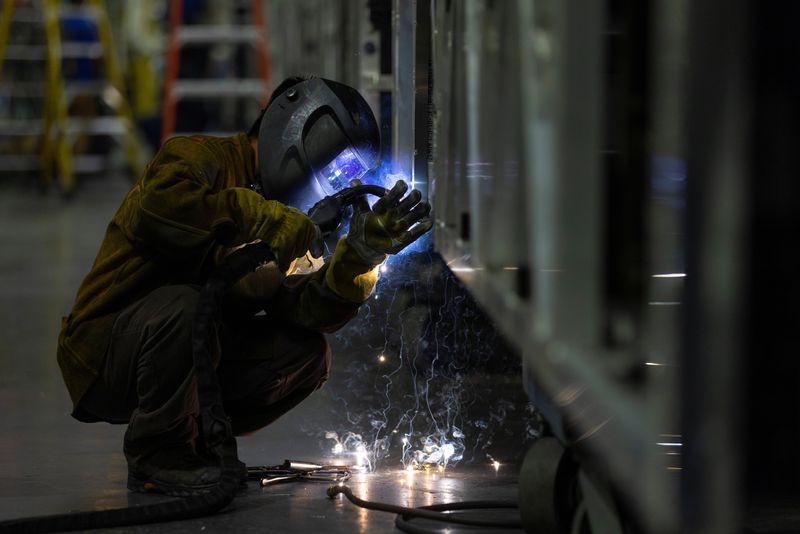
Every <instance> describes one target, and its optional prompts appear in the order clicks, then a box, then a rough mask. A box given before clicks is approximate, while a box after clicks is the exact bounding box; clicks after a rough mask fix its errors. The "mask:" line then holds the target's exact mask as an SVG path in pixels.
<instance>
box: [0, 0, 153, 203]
mask: <svg viewBox="0 0 800 534" xmlns="http://www.w3.org/2000/svg"><path fill="white" fill-rule="evenodd" d="M65 17H73V18H85V19H86V20H88V21H90V22H91V23H92V24H93V25H94V28H95V29H96V32H97V39H96V41H93V42H86V41H64V40H63V35H62V30H61V23H62V19H64V18H65ZM25 36H27V37H29V38H36V37H38V38H39V39H40V40H39V41H37V42H30V40H28V41H26V40H25V39H24V37H25ZM12 37H23V38H21V39H16V38H15V39H12ZM11 41H14V42H11ZM114 51H115V49H114V46H113V41H112V38H111V26H110V22H109V20H108V13H107V11H106V6H105V3H104V2H103V0H88V1H87V2H86V3H85V4H84V5H83V6H80V7H67V6H64V5H62V4H61V2H59V0H26V1H22V0H5V1H4V3H3V8H2V11H0V97H2V98H4V99H6V101H7V102H16V101H17V100H18V99H21V98H24V99H28V100H30V99H38V100H40V103H39V104H38V105H33V104H31V103H30V102H29V103H28V104H29V105H28V106H27V109H28V110H29V113H27V115H25V116H16V117H15V116H13V115H14V114H13V113H12V116H10V117H7V118H6V117H4V118H0V138H2V140H3V143H2V145H0V171H11V172H24V171H39V172H40V174H41V180H42V186H43V187H47V186H49V185H50V184H51V182H52V176H53V174H55V176H56V178H57V183H58V186H59V188H60V190H61V191H62V192H63V193H64V194H70V193H72V192H73V191H74V188H75V175H76V174H78V173H88V172H92V173H97V172H102V171H104V170H107V169H108V164H107V163H108V162H107V160H108V158H107V157H106V156H105V155H101V154H73V145H74V143H75V140H76V139H78V138H79V137H81V136H105V137H110V138H112V139H114V140H116V141H117V142H119V143H120V144H121V145H122V148H123V151H124V154H125V159H126V161H127V163H128V165H129V167H130V168H131V171H132V173H133V174H134V175H135V176H138V175H139V174H140V173H141V171H142V169H143V168H144V156H143V153H142V152H143V149H142V146H141V143H140V142H139V139H138V136H137V133H136V131H135V128H134V124H133V116H132V113H131V110H130V107H129V105H128V100H127V98H126V96H125V92H124V89H123V80H122V73H121V71H120V68H119V65H118V63H117V57H116V54H115V52H114ZM64 59H68V60H69V59H72V60H92V61H97V62H99V63H100V64H101V65H102V69H100V70H102V76H99V77H98V78H97V79H90V80H69V79H65V77H64V73H63V70H62V61H63V60H64ZM30 64H37V65H40V66H42V65H43V69H41V68H40V70H43V71H44V72H43V73H42V76H41V78H40V79H38V80H30V79H28V80H25V79H24V76H20V75H19V74H20V73H22V72H24V71H25V69H26V68H27V67H25V65H30ZM9 71H10V72H9ZM82 96H87V97H92V98H99V99H100V100H101V101H102V103H103V105H104V107H105V108H107V109H108V110H109V111H110V114H107V115H97V116H92V117H75V116H70V114H69V108H70V105H71V104H72V103H73V102H75V100H76V99H77V98H79V97H82ZM20 108H25V106H19V105H14V104H11V105H9V109H11V110H13V109H20ZM34 108H38V109H40V110H41V113H40V114H39V116H38V117H35V116H33V115H34V114H33V113H30V110H31V109H34ZM2 112H3V111H2V110H0V114H1V113H2ZM14 139H17V140H22V142H15V141H14ZM22 145H25V146H26V147H27V148H29V149H30V150H28V151H27V152H26V151H23V150H21V149H20V148H21V146H22Z"/></svg>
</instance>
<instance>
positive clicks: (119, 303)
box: [58, 133, 377, 405]
mask: <svg viewBox="0 0 800 534" xmlns="http://www.w3.org/2000/svg"><path fill="white" fill-rule="evenodd" d="M255 180H256V166H255V154H254V151H253V149H252V146H251V145H250V140H249V138H248V137H247V135H246V134H244V133H242V134H239V135H237V136H234V137H226V138H215V137H207V136H191V137H176V138H173V139H171V140H169V141H167V142H166V143H165V144H164V145H163V147H162V148H161V150H159V152H158V153H157V154H156V156H155V157H154V158H153V160H152V161H151V162H150V164H149V165H148V166H147V168H146V169H145V171H144V173H143V174H142V176H141V178H140V179H139V180H138V181H137V182H136V183H135V184H134V185H133V187H132V188H131V190H130V192H129V193H128V194H127V196H126V197H125V199H124V200H123V201H122V205H121V206H120V208H119V210H118V211H117V213H116V214H115V215H114V218H113V219H112V220H111V222H110V223H109V225H108V228H107V229H106V234H105V237H104V239H103V242H102V244H101V245H100V251H99V252H98V254H97V258H96V259H95V261H94V265H93V266H92V268H91V271H90V272H89V274H88V275H87V276H86V278H85V279H84V280H83V282H82V284H81V286H80V288H79V289H78V294H77V297H76V300H75V305H74V307H73V308H72V312H71V313H70V314H69V316H68V317H64V318H63V319H62V328H61V334H60V336H59V339H58V363H59V366H60V368H61V373H62V375H63V377H64V382H65V383H66V386H67V389H68V390H69V393H70V397H71V398H72V401H73V404H74V405H77V403H78V402H79V401H80V399H81V397H82V396H83V394H84V393H85V392H86V390H87V389H88V388H89V386H90V385H91V384H92V382H93V381H94V379H95V378H96V377H97V374H98V371H99V369H100V368H101V367H102V365H103V361H104V358H105V353H106V347H107V345H108V343H109V341H110V335H111V329H112V326H113V324H114V320H115V319H116V318H117V315H118V314H119V313H120V312H121V311H122V310H123V309H124V308H125V307H126V306H128V305H130V304H132V303H134V302H136V301H137V300H139V299H141V298H143V297H144V296H146V295H147V294H148V293H150V292H151V291H153V290H154V289H156V288H158V287H161V286H163V285H166V284H198V285H202V284H203V283H204V281H205V279H206V278H207V276H208V274H209V272H210V270H211V269H212V267H213V265H214V259H213V257H214V252H215V251H218V250H219V248H220V247H233V246H237V245H240V244H243V243H249V242H251V241H253V240H255V239H258V238H259V237H260V236H263V235H265V234H266V233H268V231H269V225H270V223H273V224H274V222H273V221H272V220H271V219H270V217H269V214H268V209H267V206H266V205H267V202H266V201H265V200H264V199H263V198H262V197H261V195H259V194H258V193H256V192H254V191H252V190H251V189H249V186H250V185H251V184H252V183H253V182H254V181H255ZM376 278H377V274H376V271H375V269H373V268H372V266H371V265H368V264H365V262H364V261H363V260H361V259H360V258H359V257H358V256H357V255H356V254H355V252H354V251H353V250H352V249H351V248H350V247H349V246H348V245H347V242H346V241H345V240H344V239H342V240H341V241H340V242H339V243H338V245H337V247H336V251H335V252H334V255H333V258H332V259H331V260H330V261H329V262H328V263H327V264H326V265H324V266H323V267H322V268H321V269H320V270H318V271H316V272H314V273H311V274H305V275H292V276H288V277H286V278H285V280H283V282H282V284H281V285H280V287H279V288H278V290H277V291H276V292H275V294H274V295H273V296H272V298H271V299H270V300H269V302H266V303H264V309H265V310H266V311H267V313H268V314H270V315H272V314H274V315H275V316H276V317H280V319H281V320H282V321H287V322H291V323H293V324H296V325H299V326H303V327H306V328H309V329H313V330H317V331H321V332H329V331H334V330H336V329H338V328H340V327H341V326H342V325H344V324H345V323H346V322H347V321H348V320H350V319H351V318H352V317H353V316H354V315H355V314H356V312H357V310H358V307H359V305H360V304H361V303H362V302H363V301H364V300H366V298H367V297H368V296H369V294H370V293H371V292H372V289H373V287H374V285H375V281H376Z"/></svg>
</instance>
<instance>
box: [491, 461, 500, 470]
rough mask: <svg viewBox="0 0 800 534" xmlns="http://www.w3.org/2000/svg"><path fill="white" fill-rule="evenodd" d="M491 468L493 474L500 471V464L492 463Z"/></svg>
mask: <svg viewBox="0 0 800 534" xmlns="http://www.w3.org/2000/svg"><path fill="white" fill-rule="evenodd" d="M492 466H493V467H494V471H495V473H496V472H497V471H499V470H500V462H498V461H497V460H495V461H494V462H492Z"/></svg>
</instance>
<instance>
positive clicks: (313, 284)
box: [264, 239, 378, 332]
mask: <svg viewBox="0 0 800 534" xmlns="http://www.w3.org/2000/svg"><path fill="white" fill-rule="evenodd" d="M377 280H378V274H377V269H376V268H375V266H374V265H372V264H371V263H369V262H366V261H364V260H363V259H361V258H360V257H359V256H358V254H357V253H356V252H355V251H354V250H353V248H352V247H351V246H350V245H349V244H348V243H347V241H346V240H345V239H341V240H339V243H338V244H337V245H336V250H335V251H334V253H333V256H332V257H331V259H330V260H329V261H328V262H327V263H326V264H325V265H324V266H323V267H322V268H321V269H320V270H318V271H316V272H314V273H310V274H301V275H291V276H288V277H287V278H286V280H284V281H283V283H282V284H281V286H280V287H279V288H278V290H277V291H276V292H275V294H274V296H272V298H271V299H269V300H268V301H267V302H266V303H265V304H264V309H265V310H266V312H267V314H268V315H270V316H272V317H275V318H276V319H277V320H280V321H285V322H288V323H291V324H294V325H297V326H302V327H303V328H308V329H310V330H316V331H319V332H334V331H336V330H338V329H339V328H341V327H342V326H344V325H345V323H347V322H348V321H349V320H350V319H352V318H353V317H354V316H355V315H356V313H357V312H358V308H359V306H360V305H361V304H362V303H363V302H364V301H365V300H367V298H368V297H369V295H370V294H371V293H372V290H373V288H374V287H375V283H376V282H377Z"/></svg>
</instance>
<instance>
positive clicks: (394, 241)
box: [347, 180, 433, 266]
mask: <svg viewBox="0 0 800 534" xmlns="http://www.w3.org/2000/svg"><path fill="white" fill-rule="evenodd" d="M406 191H408V185H407V184H406V183H405V182H404V181H403V180H400V181H398V182H397V183H396V184H395V185H394V187H392V189H391V190H389V192H388V193H386V195H385V196H384V197H382V198H381V199H380V200H378V201H377V202H376V203H375V205H374V206H373V207H372V209H371V210H370V208H369V204H368V203H367V200H366V198H361V199H360V200H359V201H358V202H356V204H355V205H354V206H353V217H352V218H351V219H350V231H349V233H348V234H347V242H348V244H349V245H350V246H351V247H352V248H353V249H354V250H355V251H356V252H357V254H358V255H359V256H360V257H361V259H363V260H364V261H365V262H367V263H369V264H371V265H372V266H375V265H378V264H380V263H381V262H383V261H384V260H385V259H386V255H387V254H397V253H398V252H400V251H401V250H403V249H404V248H405V247H407V246H408V245H410V244H411V243H413V242H414V241H416V240H417V239H418V238H419V237H420V236H422V235H423V234H424V233H425V232H427V231H428V230H430V229H431V228H432V227H433V221H432V220H431V219H430V217H428V215H429V214H430V211H431V205H430V204H428V203H427V202H424V201H422V193H420V192H419V191H417V190H416V189H414V190H413V191H411V193H409V194H408V196H406V197H405V198H403V195H405V193H406Z"/></svg>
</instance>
